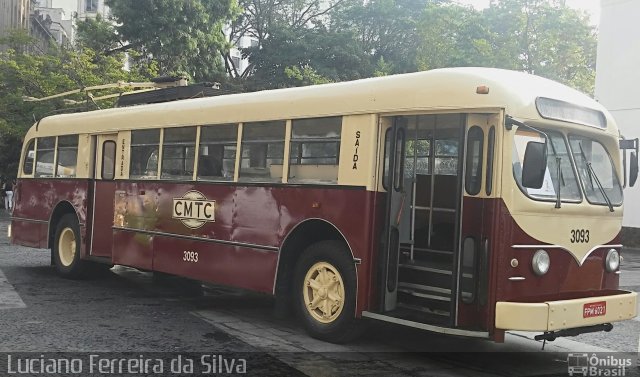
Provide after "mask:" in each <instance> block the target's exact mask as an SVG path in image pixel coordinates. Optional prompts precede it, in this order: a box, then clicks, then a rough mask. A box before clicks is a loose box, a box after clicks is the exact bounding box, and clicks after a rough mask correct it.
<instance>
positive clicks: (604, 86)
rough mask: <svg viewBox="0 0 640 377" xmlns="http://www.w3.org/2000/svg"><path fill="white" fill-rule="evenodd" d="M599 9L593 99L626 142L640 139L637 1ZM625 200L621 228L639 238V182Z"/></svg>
mask: <svg viewBox="0 0 640 377" xmlns="http://www.w3.org/2000/svg"><path fill="white" fill-rule="evenodd" d="M601 6H602V12H601V16H600V17H601V18H600V30H599V36H598V58H597V70H596V89H595V97H596V100H598V101H599V102H600V103H602V105H604V107H606V108H607V109H608V110H609V111H611V113H612V114H613V116H614V117H615V119H616V121H617V122H618V126H619V127H620V132H621V133H622V135H623V136H624V137H625V138H627V139H634V138H640V70H639V69H638V67H640V49H638V44H637V41H638V40H640V29H639V28H638V27H637V25H636V22H637V20H636V19H637V15H638V14H640V1H638V0H601ZM624 199H625V203H626V208H625V211H624V219H623V225H624V226H625V227H628V228H633V229H632V230H633V233H636V234H640V180H639V181H638V183H637V184H636V186H635V187H627V188H626V189H625V190H624ZM629 230H631V229H629ZM634 238H636V237H634Z"/></svg>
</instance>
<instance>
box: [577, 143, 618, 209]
mask: <svg viewBox="0 0 640 377" xmlns="http://www.w3.org/2000/svg"><path fill="white" fill-rule="evenodd" d="M578 145H579V146H580V154H581V155H582V158H583V159H584V162H585V164H587V168H588V169H589V179H590V180H592V181H593V179H595V181H596V185H598V189H599V190H600V192H601V193H602V196H603V197H604V200H605V202H607V205H608V206H609V211H611V212H613V205H612V204H611V200H609V196H608V195H607V193H606V192H605V191H604V187H603V186H602V183H600V179H598V175H597V174H596V171H595V170H593V166H591V162H589V160H588V159H587V155H586V154H585V153H584V150H583V149H582V143H578ZM592 178H593V179H592ZM591 186H592V187H593V182H592V183H591Z"/></svg>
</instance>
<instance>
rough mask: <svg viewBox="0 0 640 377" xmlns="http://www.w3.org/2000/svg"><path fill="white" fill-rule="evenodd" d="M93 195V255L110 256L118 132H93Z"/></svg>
mask: <svg viewBox="0 0 640 377" xmlns="http://www.w3.org/2000/svg"><path fill="white" fill-rule="evenodd" d="M93 139H94V140H95V148H94V150H95V154H94V156H95V159H94V164H93V166H94V167H95V168H94V169H93V170H94V172H93V177H94V180H93V198H91V204H92V207H91V248H90V255H92V256H96V257H108V258H111V253H112V246H113V231H112V226H113V205H114V204H113V203H114V195H115V190H116V182H115V180H114V178H115V167H116V164H115V162H116V149H117V148H116V146H117V141H118V135H117V134H108V135H94V136H93Z"/></svg>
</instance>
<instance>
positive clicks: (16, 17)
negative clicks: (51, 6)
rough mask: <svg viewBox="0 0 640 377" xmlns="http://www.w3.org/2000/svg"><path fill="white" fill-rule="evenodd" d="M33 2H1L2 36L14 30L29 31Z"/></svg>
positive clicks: (16, 0)
mask: <svg viewBox="0 0 640 377" xmlns="http://www.w3.org/2000/svg"><path fill="white" fill-rule="evenodd" d="M30 14H31V0H2V1H0V36H1V35H6V34H7V32H9V31H11V30H14V29H24V30H28V29H29V15H30Z"/></svg>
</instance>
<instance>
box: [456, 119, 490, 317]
mask: <svg viewBox="0 0 640 377" xmlns="http://www.w3.org/2000/svg"><path fill="white" fill-rule="evenodd" d="M499 119H500V117H499V115H497V114H496V115H493V114H469V115H468V117H467V137H466V148H465V149H466V153H465V162H464V164H465V169H464V185H463V186H464V199H463V201H464V204H463V207H464V210H463V211H462V228H461V235H460V240H461V249H460V253H459V256H458V263H457V267H458V269H457V273H456V275H457V286H458V289H457V291H458V298H457V302H456V304H457V308H456V312H457V316H456V322H455V325H456V326H457V327H464V328H470V329H478V330H486V328H487V327H488V326H490V324H489V323H488V322H489V315H488V314H489V313H488V304H487V301H488V285H489V265H490V263H489V258H490V249H491V243H492V237H491V230H492V227H491V223H492V221H491V220H492V219H493V218H495V216H496V215H497V213H496V212H497V211H498V208H497V207H496V204H497V202H496V201H495V200H491V197H492V196H493V197H495V196H496V190H497V189H499V187H498V185H497V184H496V183H494V178H495V177H497V175H495V174H494V172H495V171H496V167H495V165H496V163H497V162H499V161H498V159H496V158H495V156H496V150H498V149H497V148H496V140H497V137H496V132H498V131H499V128H498V127H497V124H499V122H498V121H499Z"/></svg>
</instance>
